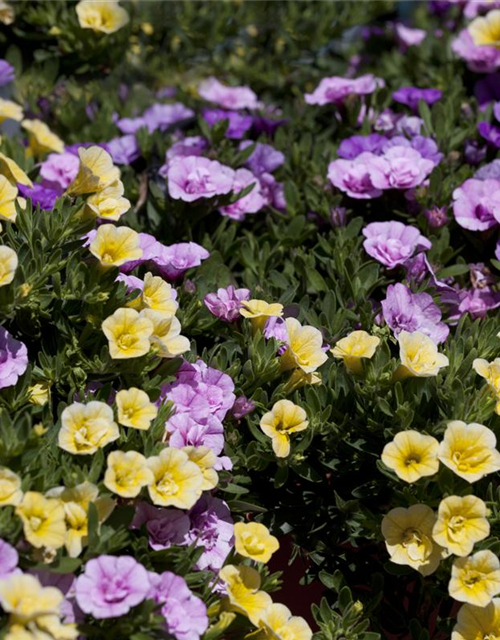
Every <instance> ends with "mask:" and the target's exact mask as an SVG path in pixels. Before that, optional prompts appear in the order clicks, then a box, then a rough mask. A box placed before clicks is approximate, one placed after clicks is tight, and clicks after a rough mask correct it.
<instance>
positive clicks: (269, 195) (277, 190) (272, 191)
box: [259, 173, 286, 211]
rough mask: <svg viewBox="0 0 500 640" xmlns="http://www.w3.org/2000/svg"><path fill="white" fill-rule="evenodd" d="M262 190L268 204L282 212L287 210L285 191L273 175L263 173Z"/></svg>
mask: <svg viewBox="0 0 500 640" xmlns="http://www.w3.org/2000/svg"><path fill="white" fill-rule="evenodd" d="M259 182H260V188H261V191H262V194H263V196H264V198H265V200H266V202H267V203H268V204H269V205H271V206H273V207H274V208H275V209H279V210H280V211H285V210H286V200H285V189H284V187H283V183H282V182H278V181H277V180H276V178H275V177H274V176H273V175H272V174H271V173H261V174H260V176H259Z"/></svg>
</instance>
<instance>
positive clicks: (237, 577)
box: [219, 564, 272, 626]
mask: <svg viewBox="0 0 500 640" xmlns="http://www.w3.org/2000/svg"><path fill="white" fill-rule="evenodd" d="M219 577H220V579H221V580H222V581H223V582H224V583H225V585H226V591H227V597H228V600H229V604H230V607H231V609H233V610H234V611H236V612H238V613H242V614H243V615H245V616H247V618H248V619H249V620H250V622H251V623H252V624H254V625H255V626H258V624H259V622H260V620H261V618H262V616H263V614H264V612H265V610H266V609H267V608H268V607H269V606H270V605H271V604H272V600H271V597H270V596H269V594H267V593H265V591H259V589H260V584H261V582H260V575H259V573H258V572H257V571H256V570H255V569H252V568H251V567H246V566H245V565H242V564H240V565H238V566H235V565H232V564H229V565H227V566H225V567H223V568H222V569H221V570H220V572H219Z"/></svg>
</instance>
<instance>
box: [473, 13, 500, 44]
mask: <svg viewBox="0 0 500 640" xmlns="http://www.w3.org/2000/svg"><path fill="white" fill-rule="evenodd" d="M468 31H469V33H470V35H471V38H472V40H473V41H474V44H475V45H476V46H479V47H482V46H490V47H497V49H500V11H498V9H495V10H494V11H490V12H489V13H487V14H486V15H485V16H479V17H477V18H475V19H474V20H473V21H472V22H471V23H470V25H469V27H468Z"/></svg>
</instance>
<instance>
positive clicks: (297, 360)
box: [281, 318, 328, 373]
mask: <svg viewBox="0 0 500 640" xmlns="http://www.w3.org/2000/svg"><path fill="white" fill-rule="evenodd" d="M285 324H286V330H287V334H288V338H287V348H286V351H285V353H284V354H283V355H282V357H281V370H282V371H287V370H288V369H295V368H296V367H298V368H299V369H302V371H304V373H312V372H313V371H316V369H317V368H318V367H320V366H321V365H322V364H323V363H324V362H326V360H328V356H327V355H326V353H324V352H323V350H322V348H321V347H322V346H323V335H322V334H321V331H319V329H316V328H315V327H311V326H309V325H305V326H302V325H301V324H300V322H299V321H298V320H296V319H295V318H287V319H286V320H285Z"/></svg>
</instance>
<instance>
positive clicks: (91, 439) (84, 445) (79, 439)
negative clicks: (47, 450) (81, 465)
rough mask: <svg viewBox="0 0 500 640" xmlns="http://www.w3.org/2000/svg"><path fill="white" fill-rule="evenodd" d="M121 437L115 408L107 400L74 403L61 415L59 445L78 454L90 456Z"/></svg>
mask: <svg viewBox="0 0 500 640" xmlns="http://www.w3.org/2000/svg"><path fill="white" fill-rule="evenodd" d="M119 436H120V432H119V430H118V425H117V424H116V422H114V420H113V409H111V407H109V406H108V405H107V404H105V403H104V402H99V401H97V400H92V401H91V402H89V403H87V404H82V403H81V402H74V403H73V404H71V405H69V407H66V409H64V411H63V412H62V414H61V429H60V430H59V437H58V444H59V446H60V447H61V449H64V451H68V452H69V453H73V454H75V455H89V454H91V453H95V452H96V451H97V450H98V449H101V448H102V447H105V446H106V445H107V444H109V443H110V442H113V441H114V440H117V439H118V437H119Z"/></svg>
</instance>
